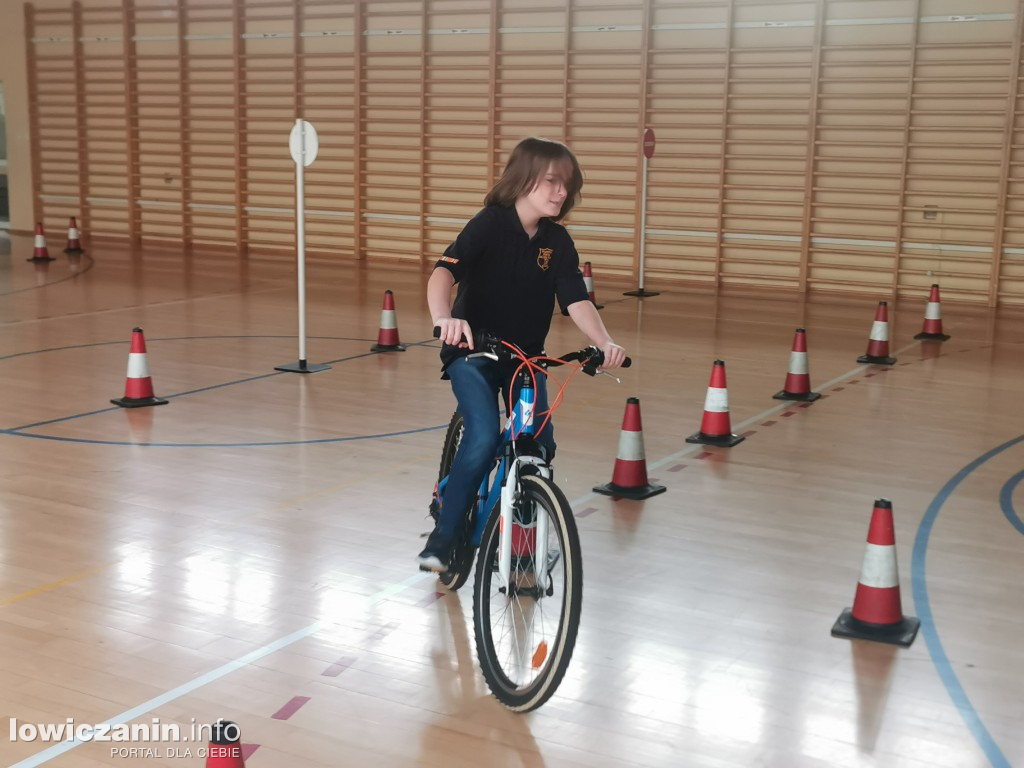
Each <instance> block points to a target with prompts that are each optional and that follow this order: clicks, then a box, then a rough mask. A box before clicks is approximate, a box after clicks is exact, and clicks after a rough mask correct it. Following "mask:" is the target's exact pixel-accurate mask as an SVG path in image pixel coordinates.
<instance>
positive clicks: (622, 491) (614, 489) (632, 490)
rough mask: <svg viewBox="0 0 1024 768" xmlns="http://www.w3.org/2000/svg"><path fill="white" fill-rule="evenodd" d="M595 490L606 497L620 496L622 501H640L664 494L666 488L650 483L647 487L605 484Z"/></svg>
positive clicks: (597, 486) (595, 487)
mask: <svg viewBox="0 0 1024 768" xmlns="http://www.w3.org/2000/svg"><path fill="white" fill-rule="evenodd" d="M593 490H594V492H595V493H603V494H604V495H605V496H618V497H619V498H622V499H633V500H639V499H646V498H648V497H650V496H657V495H658V494H659V493H664V492H665V486H664V485H651V484H650V483H648V484H647V485H637V486H634V487H626V486H624V485H616V484H615V483H605V484H604V485H595V486H594V488H593Z"/></svg>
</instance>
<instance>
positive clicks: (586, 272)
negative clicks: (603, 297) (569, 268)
mask: <svg viewBox="0 0 1024 768" xmlns="http://www.w3.org/2000/svg"><path fill="white" fill-rule="evenodd" d="M583 284H584V285H585V286H587V296H588V297H589V298H590V303H591V304H593V305H594V306H595V307H596V308H597V309H604V304H598V303H597V299H596V298H594V272H593V270H592V269H591V267H590V262H589V261H585V262H583Z"/></svg>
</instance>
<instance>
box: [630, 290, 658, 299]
mask: <svg viewBox="0 0 1024 768" xmlns="http://www.w3.org/2000/svg"><path fill="white" fill-rule="evenodd" d="M622 295H623V296H639V297H640V298H641V299H642V298H645V297H647V296H660V295H661V293H660V292H658V291H648V290H646V289H644V288H637V289H636V290H635V291H626V292H625V293H624V294H622Z"/></svg>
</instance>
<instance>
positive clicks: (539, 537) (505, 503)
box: [498, 456, 551, 595]
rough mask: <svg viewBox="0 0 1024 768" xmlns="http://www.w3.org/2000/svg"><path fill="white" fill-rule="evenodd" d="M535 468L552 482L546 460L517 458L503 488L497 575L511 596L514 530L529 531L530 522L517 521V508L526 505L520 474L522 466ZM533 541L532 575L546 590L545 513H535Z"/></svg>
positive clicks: (511, 466) (541, 587)
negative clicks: (527, 523) (528, 523)
mask: <svg viewBox="0 0 1024 768" xmlns="http://www.w3.org/2000/svg"><path fill="white" fill-rule="evenodd" d="M524 466H533V467H536V474H539V475H540V476H542V477H544V478H546V479H549V480H550V479H551V468H550V467H549V466H548V465H547V464H546V463H545V462H544V460H543V459H540V458H537V457H535V456H516V457H515V458H514V459H512V460H511V461H510V462H509V464H508V472H507V475H506V477H505V483H504V485H502V486H501V508H500V510H499V515H500V521H499V528H498V530H499V538H498V575H499V577H500V582H499V584H500V586H501V589H502V591H503V592H504V593H505V594H506V595H510V594H511V590H510V586H511V581H512V580H511V574H512V544H513V539H514V538H515V527H516V526H517V525H518V526H519V527H520V528H521V529H523V530H530V529H529V528H527V527H526V526H524V525H523V524H524V523H526V522H527V521H525V520H522V516H520V518H521V519H520V522H518V523H517V522H516V520H515V518H516V514H515V511H516V507H517V505H520V504H522V503H523V492H522V487H521V485H520V479H519V478H520V473H521V470H522V467H524ZM532 525H533V528H532V530H533V533H534V541H533V572H534V576H535V577H536V584H537V586H538V587H539V588H540V590H541V591H542V592H543V591H546V590H547V589H548V587H549V586H550V585H549V579H550V577H549V575H548V571H547V561H548V558H547V545H548V517H547V515H546V514H544V513H543V510H536V511H535V519H534V520H533V521H532Z"/></svg>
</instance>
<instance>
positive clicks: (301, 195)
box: [295, 118, 306, 368]
mask: <svg viewBox="0 0 1024 768" xmlns="http://www.w3.org/2000/svg"><path fill="white" fill-rule="evenodd" d="M295 124H296V125H297V126H299V133H300V139H299V146H300V147H301V152H300V154H299V159H298V160H297V161H296V163H295V220H296V221H295V225H296V227H297V228H298V232H297V235H298V257H297V258H298V262H299V265H298V266H299V365H300V366H301V367H302V368H305V367H306V206H305V189H304V187H305V172H304V168H305V162H306V132H305V131H304V130H303V129H302V128H303V126H302V118H298V119H296V121H295Z"/></svg>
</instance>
